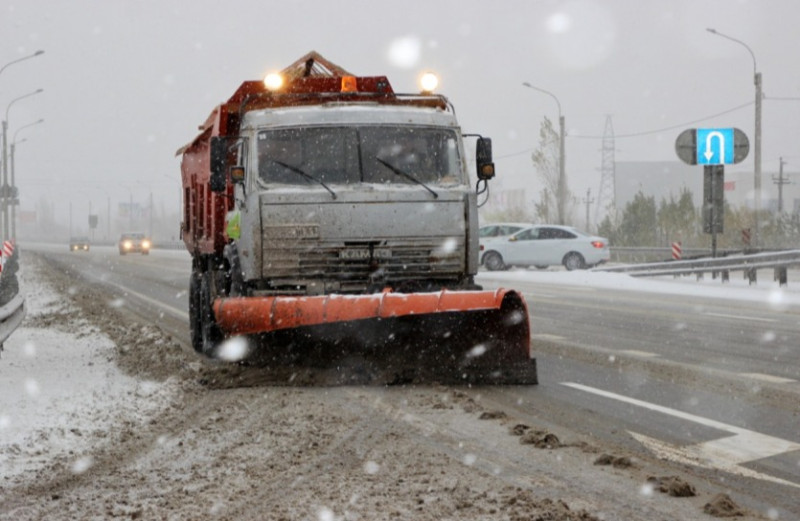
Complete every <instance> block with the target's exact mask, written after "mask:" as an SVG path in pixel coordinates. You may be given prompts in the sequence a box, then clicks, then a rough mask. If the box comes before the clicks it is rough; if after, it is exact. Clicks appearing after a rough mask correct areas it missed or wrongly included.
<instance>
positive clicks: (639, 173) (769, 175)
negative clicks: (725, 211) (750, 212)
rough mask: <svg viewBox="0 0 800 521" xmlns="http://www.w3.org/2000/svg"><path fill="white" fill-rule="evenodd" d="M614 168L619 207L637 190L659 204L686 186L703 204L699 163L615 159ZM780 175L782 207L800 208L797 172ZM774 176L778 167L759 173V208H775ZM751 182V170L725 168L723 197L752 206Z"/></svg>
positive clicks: (735, 203) (627, 201) (729, 200)
mask: <svg viewBox="0 0 800 521" xmlns="http://www.w3.org/2000/svg"><path fill="white" fill-rule="evenodd" d="M615 168H616V175H615V185H616V194H615V196H616V204H617V210H619V211H622V210H623V209H624V208H625V205H626V204H627V203H629V202H630V201H632V200H633V198H634V197H635V196H636V194H637V193H638V192H639V191H640V190H641V192H642V193H643V194H644V195H645V196H647V197H650V196H653V197H655V200H656V205H659V204H660V203H661V200H662V199H665V200H667V201H669V198H670V196H672V197H674V198H675V199H676V200H677V198H678V197H679V196H680V193H681V190H682V189H684V188H688V189H689V190H690V191H691V192H692V199H693V201H694V205H695V206H696V207H698V208H699V207H700V206H701V205H702V199H703V167H702V166H697V165H695V166H691V165H687V164H685V163H682V162H679V161H618V162H617V163H616V165H615ZM783 178H784V184H783V211H784V212H787V213H792V212H800V173H797V172H787V171H786V170H784V173H783ZM777 179H778V172H777V171H775V172H773V171H762V173H761V201H762V204H761V208H762V209H764V210H770V211H773V212H777V211H778V186H777V185H776V180H777ZM754 184H755V182H754V179H753V172H748V171H745V170H739V171H735V172H731V171H726V172H725V200H726V201H727V202H728V203H729V204H731V205H733V206H746V207H748V208H753V207H754V201H755V197H754V192H753V185H754Z"/></svg>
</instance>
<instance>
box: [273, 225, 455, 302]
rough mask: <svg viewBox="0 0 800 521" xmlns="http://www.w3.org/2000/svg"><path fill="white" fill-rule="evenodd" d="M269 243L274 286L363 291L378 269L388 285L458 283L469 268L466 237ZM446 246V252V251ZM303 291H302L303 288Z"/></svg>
mask: <svg viewBox="0 0 800 521" xmlns="http://www.w3.org/2000/svg"><path fill="white" fill-rule="evenodd" d="M287 242H289V241H286V242H284V241H274V242H273V241H269V242H267V241H265V244H266V247H265V248H264V255H263V261H264V270H263V274H264V278H265V279H268V280H271V283H272V286H274V287H277V286H291V285H300V286H302V285H303V284H305V283H314V282H321V283H331V282H335V283H338V284H339V286H340V291H342V292H354V293H355V292H361V291H364V290H365V289H367V287H368V286H369V285H371V277H372V276H374V274H375V272H376V268H377V270H378V271H379V272H380V273H381V275H382V279H383V280H385V281H386V282H387V283H388V284H398V283H401V282H404V281H419V280H426V279H438V280H445V279H451V280H458V279H459V278H460V277H461V276H462V274H463V273H464V270H465V266H464V263H465V259H464V253H463V252H464V239H463V238H459V239H455V240H454V239H453V238H441V240H425V241H419V240H414V241H401V240H393V241H392V242H391V244H388V245H383V244H382V245H373V250H372V251H373V253H372V259H370V254H369V251H370V249H369V243H363V242H352V243H351V242H347V243H346V244H345V245H342V243H341V242H339V243H337V244H335V245H334V244H324V243H318V242H317V241H302V240H301V241H296V242H294V241H292V242H291V244H287ZM444 243H447V246H448V247H447V252H448V253H445V252H443V251H441V250H442V249H443V248H442V244H444ZM298 289H299V288H298Z"/></svg>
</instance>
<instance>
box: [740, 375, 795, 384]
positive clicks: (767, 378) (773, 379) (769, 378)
mask: <svg viewBox="0 0 800 521" xmlns="http://www.w3.org/2000/svg"><path fill="white" fill-rule="evenodd" d="M741 375H742V376H746V377H748V378H752V379H754V380H761V381H763V382H769V383H773V384H791V383H795V382H797V380H793V379H791V378H784V377H783V376H773V375H771V374H764V373H741Z"/></svg>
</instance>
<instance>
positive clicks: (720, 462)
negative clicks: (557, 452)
mask: <svg viewBox="0 0 800 521" xmlns="http://www.w3.org/2000/svg"><path fill="white" fill-rule="evenodd" d="M562 385H565V386H567V387H571V388H573V389H577V390H580V391H584V392H587V393H591V394H595V395H598V396H603V397H605V398H610V399H613V400H617V401H620V402H625V403H629V404H631V405H636V406H638V407H642V408H645V409H649V410H651V411H655V412H660V413H662V414H667V415H669V416H673V417H675V418H680V419H682V420H687V421H691V422H694V423H699V424H700V425H704V426H706V427H711V428H714V429H718V430H721V431H725V432H729V433H731V434H732V435H731V436H726V437H724V438H720V439H716V440H710V441H706V442H703V443H697V444H694V445H688V446H676V445H672V444H669V443H666V442H664V441H661V440H657V439H655V438H651V437H649V436H645V435H644V434H638V433H635V432H631V431H628V433H629V434H630V435H631V436H633V438H634V439H636V440H637V441H639V442H640V443H641V444H642V445H644V446H645V447H647V448H648V449H649V450H651V451H652V452H653V453H654V454H655V455H656V456H658V457H660V458H663V459H667V460H671V461H674V462H677V463H682V464H688V465H695V466H699V467H705V468H709V469H719V470H724V471H726V472H730V473H731V474H738V475H740V476H745V477H749V478H756V479H760V480H764V481H772V482H774V483H780V484H783V485H789V486H792V487H798V488H800V483H794V482H792V481H786V480H783V479H780V478H776V477H774V476H770V475H768V474H763V473H760V472H756V471H754V470H750V469H748V468H746V467H742V466H741V464H742V463H748V462H751V461H756V460H760V459H764V458H770V457H773V456H777V455H779V454H783V453H785V452H791V451H796V450H800V443H795V442H793V441H789V440H784V439H781V438H776V437H774V436H769V435H767V434H761V433H759V432H755V431H751V430H747V429H743V428H741V427H736V426H734V425H729V424H727V423H722V422H719V421H716V420H712V419H710V418H704V417H702V416H697V415H694V414H690V413H687V412H683V411H678V410H676V409H670V408H669V407H664V406H661V405H656V404H654V403H650V402H645V401H642V400H637V399H635V398H630V397H628V396H623V395H621V394H616V393H612V392H609V391H604V390H602V389H596V388H594V387H588V386H585V385H581V384H577V383H572V382H562Z"/></svg>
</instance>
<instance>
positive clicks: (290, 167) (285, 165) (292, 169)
mask: <svg viewBox="0 0 800 521" xmlns="http://www.w3.org/2000/svg"><path fill="white" fill-rule="evenodd" d="M263 159H266V160H267V161H272V162H273V163H275V164H276V165H280V166H282V167H283V168H285V169H286V170H289V171H290V172H294V173H295V174H297V175H300V176H302V177H304V178H306V179H308V180H311V181H314V182H315V183H319V184H320V185H322V187H323V188H324V189H325V190H327V191H328V192H330V194H331V196H332V197H333V198H334V199H336V192H334V191H333V190H331V189H330V187H329V186H328V185H326V184H325V183H323V182H322V181H320V180H319V179H317V178H316V177H314V176H312V175H311V174H307V173H306V172H304V171H303V170H301V169H299V168H297V167H296V166H293V165H290V164H288V163H284V162H283V161H278V160H277V159H272V158H271V157H265V158H263Z"/></svg>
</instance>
